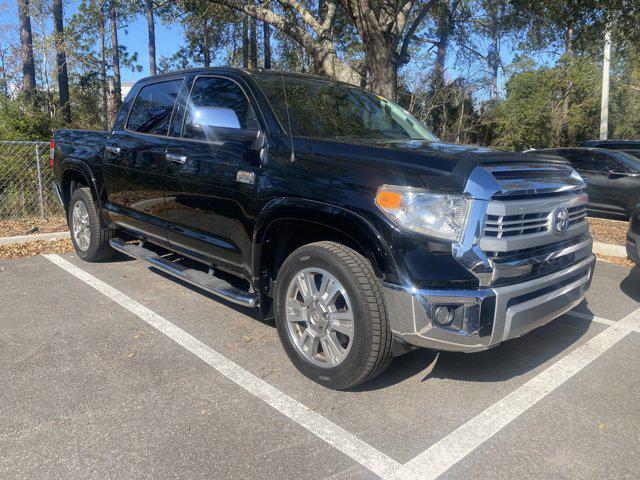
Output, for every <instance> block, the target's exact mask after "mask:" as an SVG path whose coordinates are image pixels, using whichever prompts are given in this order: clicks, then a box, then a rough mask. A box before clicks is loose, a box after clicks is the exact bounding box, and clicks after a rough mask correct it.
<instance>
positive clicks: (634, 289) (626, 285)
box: [620, 267, 640, 302]
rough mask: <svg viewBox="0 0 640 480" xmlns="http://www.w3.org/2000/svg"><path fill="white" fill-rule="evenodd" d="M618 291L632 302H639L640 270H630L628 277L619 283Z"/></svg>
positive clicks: (635, 268) (636, 268) (634, 268)
mask: <svg viewBox="0 0 640 480" xmlns="http://www.w3.org/2000/svg"><path fill="white" fill-rule="evenodd" d="M620 290H622V292H623V293H624V294H625V295H627V296H628V297H629V298H631V299H632V300H635V301H636V302H640V268H638V267H633V268H632V269H631V271H630V272H629V275H627V277H625V279H624V280H622V282H620Z"/></svg>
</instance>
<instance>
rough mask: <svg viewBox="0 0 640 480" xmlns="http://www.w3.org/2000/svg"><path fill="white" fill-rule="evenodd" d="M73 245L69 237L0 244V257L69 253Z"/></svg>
mask: <svg viewBox="0 0 640 480" xmlns="http://www.w3.org/2000/svg"><path fill="white" fill-rule="evenodd" d="M71 252H73V245H72V244H71V239H70V238H64V239H62V240H39V241H37V242H29V243H14V244H12V245H0V259H6V258H28V257H35V256H36V255H40V254H43V253H71Z"/></svg>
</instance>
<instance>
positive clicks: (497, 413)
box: [396, 309, 640, 480]
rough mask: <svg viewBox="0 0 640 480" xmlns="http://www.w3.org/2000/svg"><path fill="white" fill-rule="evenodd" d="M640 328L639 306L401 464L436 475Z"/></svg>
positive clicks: (425, 474)
mask: <svg viewBox="0 0 640 480" xmlns="http://www.w3.org/2000/svg"><path fill="white" fill-rule="evenodd" d="M639 328H640V309H638V310H636V311H635V312H633V313H631V314H630V315H628V316H627V317H625V318H623V319H622V320H620V321H618V322H615V325H613V326H611V327H609V328H607V329H606V330H604V331H603V332H601V333H599V334H598V335H596V336H595V337H594V338H592V339H591V340H589V341H588V342H587V343H585V344H584V345H581V346H580V347H578V348H576V349H575V350H574V351H573V352H571V353H569V354H568V355H567V356H565V357H563V358H562V359H560V360H558V361H557V362H556V363H554V364H553V365H551V366H550V367H549V368H547V369H546V370H544V371H543V372H541V373H539V374H538V375H536V376H535V377H533V378H532V379H531V380H529V381H528V382H527V383H525V384H524V385H522V386H521V387H520V388H518V389H517V390H515V391H514V392H512V393H510V394H509V395H507V396H506V397H504V398H503V399H502V400H499V401H498V402H496V403H494V404H493V405H491V406H490V407H489V408H487V409H486V410H485V411H483V412H482V413H480V414H478V415H477V416H475V417H474V418H472V419H471V420H469V421H468V422H467V423H465V424H464V425H462V426H461V427H459V428H458V429H456V430H454V431H453V432H451V433H450V434H449V435H447V436H446V437H444V438H443V439H442V440H440V441H439V442H437V443H435V444H434V445H432V446H431V447H429V448H428V449H427V450H426V451H425V452H423V453H421V454H420V455H418V456H417V457H415V458H414V459H413V460H411V461H409V462H408V463H406V464H405V465H404V468H405V469H406V470H409V471H410V472H412V473H413V474H414V475H416V476H418V477H419V478H421V479H423V480H429V479H435V478H438V477H439V476H440V475H442V474H443V473H445V472H446V471H447V470H448V469H449V468H451V467H453V466H454V465H455V464H457V463H458V462H459V461H461V460H462V459H463V458H464V457H466V456H467V455H469V454H470V453H471V452H473V451H474V450H475V449H476V448H478V447H479V446H480V445H481V444H482V443H484V442H486V441H487V440H489V439H490V438H491V437H493V436H494V435H495V434H496V433H498V432H499V431H500V430H502V429H503V428H504V427H506V426H507V425H508V424H509V423H511V422H512V421H513V420H515V419H516V418H518V417H519V416H520V415H521V414H523V413H524V412H525V411H527V410H528V409H529V408H531V407H532V406H534V405H535V404H536V403H538V402H539V401H540V400H542V399H543V398H545V397H546V396H547V395H549V394H550V393H551V392H553V391H554V390H555V389H556V388H558V387H559V386H560V385H562V384H563V383H565V382H566V381H567V380H569V379H570V378H571V377H573V376H574V375H575V374H576V373H578V372H579V371H580V370H582V369H583V368H584V367H586V366H587V365H589V364H590V363H591V362H593V361H594V360H595V359H596V358H598V357H599V356H600V355H602V354H603V353H604V352H606V351H607V350H609V349H610V348H611V347H613V346H614V345H615V344H616V343H618V342H619V341H620V340H622V339H623V338H624V337H625V336H627V335H628V334H629V333H630V332H632V331H637V330H638V329H639ZM396 478H398V479H401V478H406V477H403V476H398V477H396Z"/></svg>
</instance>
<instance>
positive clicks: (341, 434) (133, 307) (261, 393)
mask: <svg viewBox="0 0 640 480" xmlns="http://www.w3.org/2000/svg"><path fill="white" fill-rule="evenodd" d="M44 256H45V257H46V258H47V259H49V260H50V261H51V262H53V263H55V264H56V265H58V266H59V267H60V268H62V269H64V270H66V271H67V272H69V273H70V274H71V275H73V276H75V277H76V278H78V279H80V280H82V281H83V282H84V283H86V284H87V285H90V286H91V287H93V288H95V289H96V290H97V291H99V292H100V293H102V294H103V295H105V296H107V297H109V298H110V299H111V300H113V301H114V302H116V303H118V304H120V305H121V306H122V307H124V308H126V309H127V310H129V311H130V312H131V313H133V314H134V315H136V316H137V317H139V318H140V319H142V320H144V321H145V322H146V323H148V324H149V325H151V326H152V327H154V328H155V329H157V330H158V331H159V332H161V333H163V334H164V335H166V336H167V337H169V338H170V339H171V340H173V341H174V342H176V343H178V344H179V345H181V346H183V347H184V348H186V349H187V350H189V351H190V352H191V353H193V354H194V355H196V356H197V357H199V358H200V359H201V360H203V361H205V362H206V363H208V364H209V365H211V366H212V367H213V368H215V369H216V370H217V371H218V372H220V373H221V374H223V375H224V376H225V377H227V378H228V379H229V380H232V381H233V382H235V383H236V384H238V385H239V386H241V387H242V388H244V389H245V390H247V391H248V392H250V393H251V394H253V395H255V396H256V397H258V398H259V399H260V400H262V401H264V402H265V403H267V404H269V405H270V406H271V407H273V408H275V409H276V410H278V411H279V412H280V413H282V414H283V415H285V416H286V417H288V418H290V419H291V420H293V421H294V422H296V423H298V424H299V425H300V426H302V427H304V428H306V429H307V430H308V431H310V432H311V433H313V434H314V435H316V436H317V437H319V438H321V439H322V440H324V441H325V442H327V443H328V444H329V445H331V446H333V447H334V448H336V449H338V450H340V451H341V452H342V453H344V454H345V455H348V456H349V457H351V458H352V459H353V460H355V461H356V462H358V463H359V464H361V465H362V466H364V467H366V468H368V469H369V470H371V471H372V472H374V473H375V474H377V475H378V476H380V477H382V478H384V479H389V478H392V477H393V475H395V474H396V472H398V471H399V469H401V468H402V467H401V465H400V464H399V463H398V462H396V461H395V460H393V459H392V458H390V457H389V456H387V455H385V454H384V453H382V452H380V451H378V450H376V449H375V448H373V447H372V446H371V445H369V444H367V443H365V442H363V441H362V440H360V439H359V438H357V437H356V436H354V435H352V434H351V433H349V432H347V431H346V430H344V429H343V428H341V427H339V426H338V425H336V424H335V423H333V422H331V421H330V420H328V419H326V418H325V417H323V416H322V415H320V414H319V413H316V412H314V411H312V410H309V409H308V408H307V407H306V406H304V405H303V404H302V403H300V402H298V401H297V400H294V399H293V398H291V397H289V396H288V395H286V394H284V393H282V392H281V391H279V390H278V389H276V388H275V387H273V386H271V385H270V384H268V383H267V382H265V381H264V380H261V379H260V378H258V377H256V376H255V375H253V374H251V373H249V372H247V371H246V370H244V369H243V368H242V367H240V366H239V365H237V364H235V363H233V362H232V361H231V360H229V359H228V358H226V357H224V356H223V355H221V354H219V353H218V352H216V351H215V350H213V349H212V348H210V347H209V346H207V345H205V344H204V343H202V342H201V341H200V340H198V339H196V338H194V337H193V336H191V335H190V334H188V333H187V332H185V331H184V330H182V329H180V328H178V327H177V326H175V325H174V324H172V323H171V322H169V321H168V320H166V319H165V318H164V317H162V316H160V315H158V314H157V313H155V312H153V311H152V310H150V309H148V308H147V307H145V306H144V305H141V304H140V303H138V302H136V301H135V300H133V299H132V298H129V297H128V296H127V295H125V294H124V293H122V292H120V291H119V290H116V289H115V288H113V287H112V286H110V285H108V284H106V283H104V282H103V281H101V280H98V279H97V278H96V277H94V276H93V275H91V274H89V273H87V272H85V271H84V270H82V269H80V268H78V267H76V266H75V265H73V264H71V263H69V262H68V261H67V260H65V259H63V258H62V257H59V256H58V255H44ZM402 478H403V479H409V478H412V477H411V475H406V476H405V475H403V477H402Z"/></svg>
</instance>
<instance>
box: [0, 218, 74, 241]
mask: <svg viewBox="0 0 640 480" xmlns="http://www.w3.org/2000/svg"><path fill="white" fill-rule="evenodd" d="M67 230H68V227H67V221H66V220H65V218H64V217H52V218H47V219H45V220H40V219H39V218H29V219H23V220H0V237H15V236H19V235H35V234H38V233H54V232H66V231H67Z"/></svg>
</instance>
